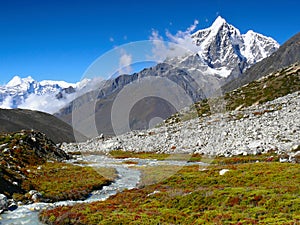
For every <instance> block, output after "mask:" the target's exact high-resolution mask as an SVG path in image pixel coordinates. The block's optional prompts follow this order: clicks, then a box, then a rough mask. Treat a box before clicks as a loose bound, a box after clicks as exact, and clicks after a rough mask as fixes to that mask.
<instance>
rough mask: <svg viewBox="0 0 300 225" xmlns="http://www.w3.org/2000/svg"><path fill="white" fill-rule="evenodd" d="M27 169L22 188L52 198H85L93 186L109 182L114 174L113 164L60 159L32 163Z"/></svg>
mask: <svg viewBox="0 0 300 225" xmlns="http://www.w3.org/2000/svg"><path fill="white" fill-rule="evenodd" d="M26 170H27V171H30V172H29V173H28V179H26V180H25V181H24V182H23V184H22V186H23V188H24V189H25V190H32V189H33V190H37V191H39V192H41V193H42V194H43V198H45V199H49V200H50V201H59V200H67V199H71V200H78V199H84V198H86V197H87V196H88V195H89V194H90V193H91V192H92V191H93V190H95V189H100V188H101V187H102V186H104V185H107V184H109V183H110V182H111V181H112V180H113V178H114V176H115V175H114V174H115V171H114V169H112V168H97V169H94V168H92V167H83V166H76V165H72V164H68V163H57V162H47V163H46V164H43V165H41V166H31V167H28V168H26ZM104 174H105V176H103V175H104ZM107 177H108V178H107ZM109 177H111V179H110V178H109Z"/></svg>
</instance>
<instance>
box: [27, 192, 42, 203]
mask: <svg viewBox="0 0 300 225" xmlns="http://www.w3.org/2000/svg"><path fill="white" fill-rule="evenodd" d="M28 194H29V195H30V199H31V200H32V201H33V202H39V201H40V200H41V198H42V197H43V195H42V194H41V193H40V192H38V191H36V190H31V191H29V192H28Z"/></svg>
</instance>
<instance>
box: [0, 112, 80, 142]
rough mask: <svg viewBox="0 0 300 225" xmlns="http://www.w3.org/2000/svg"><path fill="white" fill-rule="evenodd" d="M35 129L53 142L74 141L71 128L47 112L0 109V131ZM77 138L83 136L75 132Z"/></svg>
mask: <svg viewBox="0 0 300 225" xmlns="http://www.w3.org/2000/svg"><path fill="white" fill-rule="evenodd" d="M32 129H33V130H37V131H41V132H43V133H45V134H46V135H47V136H48V137H49V138H50V139H52V140H53V141H54V142H55V143H62V142H75V138H74V131H73V128H72V127H71V126H70V125H69V124H67V123H65V122H63V121H61V120H60V119H58V118H56V117H55V116H52V115H50V114H47V113H43V112H38V111H32V110H26V109H0V132H17V131H20V130H32ZM75 134H76V136H77V138H78V140H80V139H81V138H82V139H81V140H84V138H85V137H84V136H83V135H81V134H79V133H78V132H75Z"/></svg>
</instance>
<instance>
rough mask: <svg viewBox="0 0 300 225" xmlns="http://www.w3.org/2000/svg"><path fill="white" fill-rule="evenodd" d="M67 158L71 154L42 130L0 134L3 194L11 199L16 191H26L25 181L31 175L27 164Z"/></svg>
mask: <svg viewBox="0 0 300 225" xmlns="http://www.w3.org/2000/svg"><path fill="white" fill-rule="evenodd" d="M67 159H69V155H68V154H67V153H65V152H64V151H63V150H61V149H60V148H59V147H58V146H57V145H56V144H55V143H54V142H52V141H51V140H50V139H48V138H47V137H46V135H45V134H43V133H40V132H36V131H20V132H15V133H6V134H0V194H5V195H6V196H7V197H9V198H11V197H12V195H13V194H14V193H22V194H25V190H24V189H23V187H22V182H23V180H24V179H26V176H27V174H28V171H27V170H26V167H27V166H30V165H40V164H42V163H45V162H46V161H48V160H51V161H62V160H67Z"/></svg>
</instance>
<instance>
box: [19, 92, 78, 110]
mask: <svg viewBox="0 0 300 225" xmlns="http://www.w3.org/2000/svg"><path fill="white" fill-rule="evenodd" d="M74 97H75V94H69V95H66V97H65V98H61V99H57V98H56V96H55V94H45V95H36V94H31V95H29V96H28V98H26V99H25V101H24V102H23V103H22V104H21V105H19V106H18V107H19V108H21V109H30V110H38V111H42V112H47V113H50V114H53V113H56V112H57V111H58V110H59V109H61V108H63V107H64V106H65V105H66V104H68V103H69V102H71V101H72V100H73V99H74Z"/></svg>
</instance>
